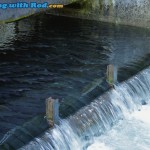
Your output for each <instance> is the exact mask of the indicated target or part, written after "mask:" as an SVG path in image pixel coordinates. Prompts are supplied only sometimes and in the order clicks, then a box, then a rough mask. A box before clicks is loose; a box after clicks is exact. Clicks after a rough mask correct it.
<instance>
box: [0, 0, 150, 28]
mask: <svg viewBox="0 0 150 150" xmlns="http://www.w3.org/2000/svg"><path fill="white" fill-rule="evenodd" d="M17 2H27V3H29V4H30V3H31V2H37V3H45V2H47V3H48V4H64V5H68V4H69V5H68V6H67V7H65V8H63V9H49V13H52V14H54V15H62V16H63V15H65V16H70V17H78V18H83V19H90V20H98V21H104V22H112V23H117V24H125V25H133V26H140V27H150V0H45V1H43V0H34V1H33V0H24V1H22V0H11V2H10V0H1V1H0V6H1V4H3V3H17ZM70 4H71V5H70ZM44 10H46V9H37V8H21V9H20V8H15V9H10V8H7V9H2V8H1V7H0V22H11V21H14V20H17V19H21V18H24V17H27V16H29V15H31V14H35V13H37V12H40V11H44Z"/></svg>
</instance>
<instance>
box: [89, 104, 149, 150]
mask: <svg viewBox="0 0 150 150" xmlns="http://www.w3.org/2000/svg"><path fill="white" fill-rule="evenodd" d="M149 147H150V105H147V106H143V107H142V108H141V110H140V111H135V112H134V113H133V114H132V115H128V116H126V117H125V119H124V120H123V121H120V122H119V123H118V124H117V125H116V126H115V127H113V128H112V129H111V130H110V131H108V132H107V133H105V134H104V135H102V136H101V137H97V138H94V139H93V141H92V144H91V145H90V146H89V147H88V148H87V150H127V149H132V150H149Z"/></svg>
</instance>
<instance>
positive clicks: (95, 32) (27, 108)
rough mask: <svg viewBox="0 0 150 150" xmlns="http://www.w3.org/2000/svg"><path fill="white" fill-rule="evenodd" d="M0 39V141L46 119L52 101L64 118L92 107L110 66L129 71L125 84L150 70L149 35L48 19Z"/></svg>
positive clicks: (2, 30) (19, 26)
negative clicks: (13, 131)
mask: <svg viewBox="0 0 150 150" xmlns="http://www.w3.org/2000/svg"><path fill="white" fill-rule="evenodd" d="M8 35H9V36H8ZM0 39H2V40H0V133H1V134H0V137H2V135H3V134H4V133H6V132H7V131H8V130H9V129H11V128H13V127H15V126H16V125H20V124H22V123H24V122H25V121H27V120H29V119H31V118H32V117H33V116H36V115H39V114H45V99H46V98H47V97H49V96H52V97H54V98H55V97H56V98H59V99H60V103H61V104H60V113H61V114H60V116H61V117H66V116H68V115H69V114H71V113H74V112H75V111H76V110H78V109H79V108H81V107H82V106H84V105H86V104H88V103H89V102H91V100H93V99H94V98H95V97H97V96H98V95H100V94H101V93H103V92H104V91H105V90H107V88H108V86H107V82H106V79H105V76H106V68H107V65H108V64H115V65H117V66H118V67H119V68H120V69H121V68H123V69H125V72H126V71H128V70H129V71H128V74H127V75H125V72H124V73H123V75H122V72H123V70H121V76H120V75H118V76H119V77H121V78H120V79H119V80H121V79H126V78H127V77H129V76H130V67H128V65H129V64H130V66H131V68H132V67H133V66H134V64H137V62H142V63H141V64H138V66H142V68H143V67H145V66H146V65H148V64H150V62H149V59H147V61H145V60H144V59H145V58H146V57H147V56H148V54H149V53H150V47H149V39H150V32H149V31H147V30H146V29H139V28H132V27H130V28H129V27H121V26H114V25H112V24H109V25H108V24H104V23H97V22H91V21H83V20H76V19H69V18H64V17H50V16H48V15H45V16H37V17H34V18H30V19H26V20H22V21H19V22H17V23H11V24H7V25H6V26H4V25H3V27H2V26H1V27H0ZM143 60H144V61H143ZM143 62H144V63H143ZM135 66H137V65H135ZM134 73H136V70H134ZM93 87H94V88H93ZM12 116H13V117H12Z"/></svg>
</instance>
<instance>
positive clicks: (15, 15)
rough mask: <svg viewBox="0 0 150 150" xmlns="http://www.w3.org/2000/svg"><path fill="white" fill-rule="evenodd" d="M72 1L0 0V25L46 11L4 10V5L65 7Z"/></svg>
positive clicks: (35, 9)
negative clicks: (33, 4)
mask: <svg viewBox="0 0 150 150" xmlns="http://www.w3.org/2000/svg"><path fill="white" fill-rule="evenodd" d="M74 1H75V0H0V23H4V22H12V21H15V20H18V19H21V18H24V17H27V16H30V15H32V14H35V13H38V12H40V11H44V10H46V9H45V8H41V9H39V8H5V7H4V4H5V5H6V4H10V3H11V4H17V3H18V4H19V3H27V4H29V5H30V4H31V3H32V2H36V3H39V4H43V3H48V4H63V5H67V4H69V3H72V2H74Z"/></svg>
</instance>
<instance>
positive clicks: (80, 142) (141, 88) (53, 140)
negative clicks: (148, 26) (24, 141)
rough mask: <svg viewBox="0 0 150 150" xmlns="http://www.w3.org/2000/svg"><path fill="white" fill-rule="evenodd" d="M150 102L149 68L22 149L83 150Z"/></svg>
mask: <svg viewBox="0 0 150 150" xmlns="http://www.w3.org/2000/svg"><path fill="white" fill-rule="evenodd" d="M149 99H150V67H148V68H147V69H145V70H143V71H141V72H140V73H139V74H137V75H136V76H133V77H132V78H130V79H128V80H127V81H125V82H123V83H121V84H118V85H115V87H114V89H112V90H110V91H108V92H106V93H105V94H104V95H102V96H100V97H98V98H96V99H95V100H94V101H93V102H92V103H91V104H90V105H88V106H86V107H83V108H82V109H81V110H79V111H78V112H77V113H76V114H75V115H73V116H70V117H69V118H68V119H63V120H61V121H60V125H55V127H54V128H53V129H49V130H48V131H46V132H45V133H44V134H43V135H42V136H41V137H39V138H35V139H34V140H33V141H31V142H30V143H29V144H28V145H26V146H24V147H22V148H20V150H28V149H32V150H34V149H35V150H38V149H42V150H46V149H50V150H62V149H63V150H69V149H71V150H76V148H77V147H78V149H84V148H85V147H87V146H88V144H90V142H91V141H92V138H93V137H94V136H99V135H101V134H103V133H104V132H106V131H108V130H110V129H111V127H112V126H113V125H114V124H116V123H117V122H118V121H119V120H120V119H124V116H126V115H127V114H130V113H132V112H133V111H135V110H139V111H140V108H141V106H142V105H145V104H147V103H149Z"/></svg>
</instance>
